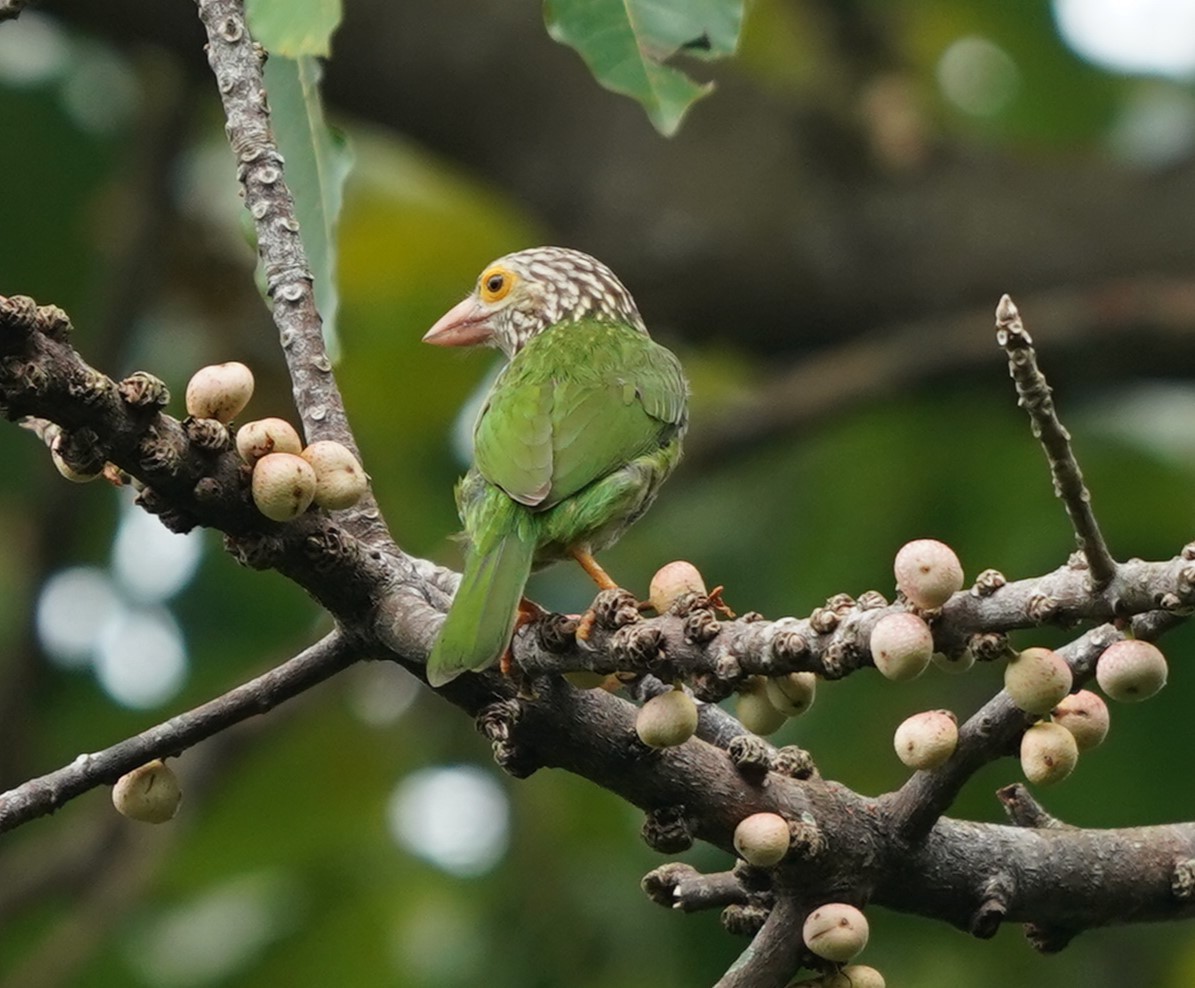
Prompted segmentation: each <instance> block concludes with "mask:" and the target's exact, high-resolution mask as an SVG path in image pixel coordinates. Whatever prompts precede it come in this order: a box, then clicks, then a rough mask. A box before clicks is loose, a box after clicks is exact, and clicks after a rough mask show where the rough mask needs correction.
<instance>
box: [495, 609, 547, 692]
mask: <svg viewBox="0 0 1195 988" xmlns="http://www.w3.org/2000/svg"><path fill="white" fill-rule="evenodd" d="M547 616H548V612H547V611H546V610H544V609H543V608H542V607H540V606H539V604H537V603H536V602H535V601H534V600H528V599H527V598H526V597H520V598H519V608H518V610H517V611H515V626H514V630H513V631H512V632H511V635H510V641H509V642H508V643H507V645H506V648H504V649H503V650H502V657H501V658H499V659H498V670H499V671H500V672H501V673H502V675H503V676H505V677H506V678H507V679H510V678H512V677H513V676H514V671H515V668H514V651H513V648H514V640H515V635H517V634H518V633H519V629H520V628H524V627H526V626H527V625H529V624H535V622H536V621H540V620H542V619H543V618H545V617H547Z"/></svg>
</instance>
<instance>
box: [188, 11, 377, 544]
mask: <svg viewBox="0 0 1195 988" xmlns="http://www.w3.org/2000/svg"><path fill="white" fill-rule="evenodd" d="M198 6H199V17H200V20H202V21H203V26H204V29H205V30H206V31H207V38H208V44H207V54H208V61H209V62H210V63H211V67H212V72H213V73H215V76H216V83H217V85H218V86H219V89H220V98H221V100H222V101H223V103H224V114H225V117H226V118H227V121H228V123H227V125H226V127H225V130H226V132H227V134H228V140H229V143H230V144H231V146H232V151H233V154H235V155H236V158H237V179H238V180H239V181H240V183H241V189H242V191H243V193H244V200H245V208H246V209H247V210H249V214H250V216H252V217H253V224H254V229H255V230H256V232H257V251H258V254H259V255H260V256H261V262H262V267H263V269H264V271H265V279H266V291H267V294H268V295H269V297H270V299H271V300H272V303H273V304H272V306H271V311H272V313H273V316H274V322H275V324H276V325H277V326H278V334H279V340H280V342H281V344H282V352H283V354H284V355H285V357H286V366H287V370H288V371H289V372H290V377H291V382H292V384H293V385H294V396H295V408H296V409H297V410H298V412H299V415H300V417H301V418H302V421H303V433H304V435H305V436H306V437H307V440H308V442H314V441H315V440H317V439H334V440H336V441H337V442H339V443H342V444H343V445H345V446H347V447H348V448H349V449H351V450H352V451H353V452H354V454H355V455H356V456H357V459H358V460H360V459H361V454H360V451H359V450H358V449H357V443H356V440H355V439H354V437H353V433H352V429H351V428H350V427H349V422H348V416H347V415H346V414H345V410H344V401H343V399H342V398H341V396H340V389H339V388H338V387H337V385H336V378H335V377H334V375H333V373H332V361H331V359H330V358H329V356H328V351H327V347H326V346H325V345H324V336H323V323H322V321H321V319H320V315H319V312H317V311H316V308H315V292H314V290H313V278H312V274H311V267H310V265H309V264H308V261H307V254H306V252H305V251H304V249H303V241H302V239H301V237H300V236H299V221H298V218H297V217H296V214H295V202H294V197H293V196H292V195H291V192H290V189H289V187H288V186H287V184H286V178H285V175H284V166H283V159H282V155H281V154H280V153H279V151H278V147H277V145H276V144H275V143H274V137H273V134H272V133H271V131H270V111H269V102H268V100H267V99H266V90H265V80H264V78H263V77H262V72H261V66H262V62H263V61H264V58H265V52H264V51H263V50H262V48H261V47H260V46H259V45H257V44H255V43H254V42H253V39H252V38H250V36H249V31H248V27H247V26H246V24H245V13H244V7H243V4H242V3H241V0H198ZM343 523H344V526H345V528H347V529H348V530H349V531H351V532H353V533H354V534H355V535H358V536H361V537H362V538H365V539H366V540H367V541H370V542H372V541H375V540H384V541H387V542H389V541H390V538H389V534H388V533H387V531H386V528H385V523H384V522H383V521H382V518H381V514H380V512H379V510H378V506H377V502H376V501H375V500H374V498H373V495H372V494H368V493H367V494H366V496H365V497H364V498H362V500H361V501H359V502H358V503H357V504H356V505H355V506H354V507H353V508H350V509H349V510H348V511H347V512H346V513H345V515H344V522H343Z"/></svg>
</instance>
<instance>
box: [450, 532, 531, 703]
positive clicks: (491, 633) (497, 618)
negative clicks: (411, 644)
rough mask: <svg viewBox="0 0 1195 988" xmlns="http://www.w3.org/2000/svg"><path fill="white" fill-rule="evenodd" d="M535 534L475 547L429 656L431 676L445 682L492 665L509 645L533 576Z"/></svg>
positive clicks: (512, 534) (515, 535)
mask: <svg viewBox="0 0 1195 988" xmlns="http://www.w3.org/2000/svg"><path fill="white" fill-rule="evenodd" d="M534 553H535V540H534V539H533V538H530V539H529V538H526V537H523V538H520V537H519V534H518V533H517V531H512V532H510V533H508V534H506V535H502V536H500V537H499V538H498V539H497V540H496V541H495V543H494V544H493V545H491V546H488V547H487V548H486V551H484V552H483V551H479V550H477V549H474V550H472V551H470V553H469V558H468V559H467V560H466V562H465V574H464V576H462V577H461V585H460V587H458V588H457V591H456V596H455V597H454V598H453V600H452V608H451V609H450V610H449V612H448V616H447V617H446V618H445V619H444V627H443V628H441V629H440V637H439V638H438V639H437V640H436V644H435V645H434V646H433V647H432V652H431V655H430V656H428V659H427V681H428V683H430V684H431V685H432V686H443V685H444V684H445V683H447V682H449V681H451V680H453V679H456V677H457V676H459V675H460V674H461V673H463V672H479V671H480V670H482V669H486V668H488V667H489V666H491V665H493V663H494V662H496V661H497V660H498V658H499V657H500V656H501V655H502V652H503V650H504V649H505V648H506V646H507V645H508V644H510V636H511V635H512V634H513V633H514V627H515V616H516V612H517V611H518V607H519V600H520V598H521V597H522V596H523V587H524V586H525V585H526V583H527V577H528V576H530V575H531V557H532V555H533V554H534Z"/></svg>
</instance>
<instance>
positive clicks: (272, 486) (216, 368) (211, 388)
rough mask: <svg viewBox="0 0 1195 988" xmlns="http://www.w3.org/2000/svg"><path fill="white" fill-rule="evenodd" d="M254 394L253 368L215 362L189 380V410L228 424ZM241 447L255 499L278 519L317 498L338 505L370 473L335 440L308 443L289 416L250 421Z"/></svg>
mask: <svg viewBox="0 0 1195 988" xmlns="http://www.w3.org/2000/svg"><path fill="white" fill-rule="evenodd" d="M252 395H253V372H252V371H250V370H249V368H248V367H246V366H245V365H244V364H242V363H238V362H237V361H230V362H228V363H225V364H213V365H211V366H209V367H203V368H201V369H200V370H198V371H196V372H195V375H194V376H193V377H192V378H191V381H190V383H189V384H188V385H187V413H188V414H189V415H192V416H194V417H195V418H211V419H216V420H217V421H219V422H222V423H224V424H228V423H229V422H231V421H232V420H233V418H235V417H236V416H237V415H239V414H240V413H241V412H242V411H244V409H245V407H246V406H247V405H248V404H249V399H250V398H251V397H252ZM236 447H237V452H238V453H240V455H241V459H243V460H244V461H245V462H246V463H248V464H250V465H251V466H252V467H253V480H252V491H253V502H254V504H256V505H257V509H258V510H259V511H260V512H261V513H262V514H263V515H265V516H266V517H267V518H269V519H271V520H273V521H289V520H290V519H292V518H297V517H298V516H299V515H301V514H302V513H303V512H304V511H306V510H307V509H308V508H309V507H311V505H312V504H313V503H314V504H316V505H318V506H319V507H321V508H327V509H328V510H330V511H336V510H338V509H341V508H348V507H351V506H352V505H354V504H356V503H357V501H358V500H360V498H361V495H362V494H364V493H365V490H366V487H367V486H368V483H369V479H368V478H367V477H366V475H365V471H364V470H362V469H361V464H360V463H358V462H357V458H356V457H355V456H354V455H353V454H352V453H351V452H350V451H349V450H348V449H347V448H346V447H345V446H343V445H341V444H340V443H337V442H332V441H329V440H322V441H319V442H314V443H312V444H311V445H310V446H308V447H306V448H304V447H303V442H302V440H301V439H300V438H299V433H298V432H297V431H296V430H295V429H294V427H293V426H292V425H291V424H290V423H289V422H287V421H286V420H285V419H279V418H266V419H259V420H257V421H254V422H246V423H245V424H244V425H242V426H241V427H240V428H239V429H238V430H237V434H236Z"/></svg>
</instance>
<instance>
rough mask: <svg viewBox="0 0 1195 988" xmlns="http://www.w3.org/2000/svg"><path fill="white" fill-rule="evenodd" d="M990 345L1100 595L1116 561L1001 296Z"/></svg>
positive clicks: (1021, 329) (1026, 342) (1017, 321)
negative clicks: (1001, 356) (1003, 362)
mask: <svg viewBox="0 0 1195 988" xmlns="http://www.w3.org/2000/svg"><path fill="white" fill-rule="evenodd" d="M996 340H997V342H998V343H999V344H1000V346H1002V347H1003V348H1004V351H1005V353H1007V354H1008V371H1009V374H1011V375H1012V379H1013V381H1014V382H1015V383H1016V386H1017V394H1018V395H1019V396H1020V400H1021V405H1022V407H1023V408H1024V409H1025V411H1027V412H1028V413H1029V418H1030V420H1031V421H1032V422H1033V434H1034V436H1036V437H1037V439H1038V440H1039V441H1040V442H1041V444H1042V448H1043V449H1044V450H1045V452H1046V459H1047V460H1049V463H1050V473H1051V475H1052V476H1053V478H1054V493H1055V494H1056V495H1057V496H1058V497H1059V498H1061V499H1062V503H1063V504H1064V505H1065V506H1066V513H1067V514H1068V515H1070V519H1071V524H1072V525H1073V526H1074V529H1075V541H1076V542H1077V543H1078V545H1079V548H1080V549H1081V550H1082V552H1083V555H1084V556H1085V557H1086V558H1087V567H1088V570H1089V572H1090V574H1091V583H1092V586H1093V587H1094V588H1095V589H1096V590H1102V589H1103V588H1104V587H1106V586H1107V585H1108V584H1109V583H1111V582H1112V578H1113V577H1114V576H1115V575H1116V560H1115V559H1113V558H1112V554H1111V553H1110V552H1108V546H1107V545H1106V544H1105V542H1104V537H1103V535H1101V534H1100V527H1099V524H1098V523H1097V522H1096V520H1095V515H1094V513H1093V512H1092V510H1091V494H1090V493H1089V492H1088V490H1087V487H1086V485H1084V483H1083V472H1082V471H1081V470H1080V469H1079V463H1078V461H1077V460H1076V459H1075V454H1074V450H1073V449H1072V448H1071V437H1070V433H1068V432H1067V431H1066V429H1065V428H1064V427H1063V425H1062V423H1061V422H1060V421H1059V420H1058V413H1057V412H1056V411H1055V409H1054V399H1053V398H1052V397H1051V391H1050V386H1049V384H1047V383H1046V378H1045V375H1044V374H1042V372H1041V371H1040V370H1039V369H1038V366H1037V353H1036V351H1035V350H1034V349H1033V340H1032V339H1031V338H1030V336H1029V334H1028V333H1027V332H1026V331H1025V326H1024V324H1023V323H1022V322H1021V314H1020V313H1019V312H1018V311H1017V307H1016V306H1015V305H1013V301H1012V299H1011V298H1009V297H1008V296H1007V295H1005V296H1004V297H1003V298H1001V299H1000V304H999V305H998V306H996Z"/></svg>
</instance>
